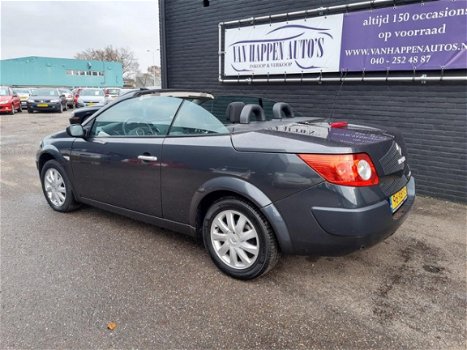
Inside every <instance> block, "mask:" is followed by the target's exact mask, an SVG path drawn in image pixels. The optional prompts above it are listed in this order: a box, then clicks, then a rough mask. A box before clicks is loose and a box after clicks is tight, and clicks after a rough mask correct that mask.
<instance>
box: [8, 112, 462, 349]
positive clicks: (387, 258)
mask: <svg viewBox="0 0 467 350" xmlns="http://www.w3.org/2000/svg"><path fill="white" fill-rule="evenodd" d="M67 118H68V113H65V114H62V115H58V114H34V115H31V114H27V113H22V114H17V115H15V116H7V115H2V116H0V127H1V129H0V131H1V313H0V314H1V333H0V339H1V340H0V348H1V349H8V348H16V349H27V348H36V349H63V348H158V349H163V348H229V349H236V348H263V349H271V348H303V349H305V348H307V349H308V348H337V347H339V348H359V349H362V348H381V349H401V348H418V349H448V348H450V349H465V346H466V331H465V330H466V306H467V295H466V232H465V228H466V207H465V206H463V205H460V204H454V203H449V202H445V201H439V200H434V199H429V198H418V199H417V202H416V205H415V209H414V211H413V212H412V214H411V216H410V218H409V219H408V220H407V221H406V223H405V224H404V225H403V226H402V228H401V229H400V230H399V231H398V232H397V233H396V234H395V235H394V236H393V237H391V238H390V239H388V240H387V241H385V242H383V243H382V244H379V245H378V246H376V247H374V248H372V249H369V250H366V251H363V252H358V253H355V254H352V255H349V256H346V257H342V258H315V257H283V258H282V260H281V262H280V263H279V265H278V266H277V267H276V268H275V269H274V270H273V271H272V272H271V273H270V274H268V275H266V276H265V277H263V278H261V279H258V280H256V281H252V282H240V281H237V280H233V279H231V278H228V277H226V276H224V275H223V274H221V273H220V272H219V271H218V270H217V269H216V268H215V267H214V265H213V264H212V263H211V261H210V259H209V257H208V255H207V254H206V253H205V251H204V250H203V248H202V247H201V246H200V245H199V244H197V243H195V242H194V241H192V240H191V239H189V238H186V237H184V236H181V235H178V234H175V233H172V232H169V231H163V230H160V229H158V228H155V227H152V226H149V225H146V224H142V223H138V222H136V221H133V220H130V219H127V218H123V217H119V216H116V215H113V214H109V213H106V212H103V211H100V210H97V209H93V208H84V209H82V210H80V211H77V212H74V213H71V214H59V213H56V212H54V211H52V210H51V209H49V207H48V205H47V203H46V201H45V200H44V198H43V196H42V193H41V190H40V185H39V180H38V176H37V172H36V169H35V164H34V157H35V151H36V148H37V147H38V145H39V141H40V139H41V137H42V136H44V135H46V134H48V133H50V132H52V131H56V130H59V129H61V128H63V127H64V126H65V125H66V124H67ZM110 321H113V322H115V323H116V324H117V328H116V329H115V330H113V331H109V330H108V329H107V328H106V326H107V323H108V322H110Z"/></svg>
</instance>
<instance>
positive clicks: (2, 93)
mask: <svg viewBox="0 0 467 350" xmlns="http://www.w3.org/2000/svg"><path fill="white" fill-rule="evenodd" d="M8 95H10V93H9V91H8V89H6V88H0V96H8Z"/></svg>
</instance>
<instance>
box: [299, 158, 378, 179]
mask: <svg viewBox="0 0 467 350" xmlns="http://www.w3.org/2000/svg"><path fill="white" fill-rule="evenodd" d="M298 156H299V157H300V158H301V159H302V160H303V161H304V162H305V163H306V164H307V165H308V166H310V167H311V168H312V169H313V170H315V171H316V172H317V173H318V174H319V175H321V176H322V177H323V178H324V179H325V180H326V181H328V182H331V183H333V184H336V185H342V186H354V187H362V186H373V185H377V184H378V183H379V178H378V174H377V173H376V169H375V166H374V165H373V162H372V161H371V158H370V157H369V156H368V154H366V153H356V154H299V155H298Z"/></svg>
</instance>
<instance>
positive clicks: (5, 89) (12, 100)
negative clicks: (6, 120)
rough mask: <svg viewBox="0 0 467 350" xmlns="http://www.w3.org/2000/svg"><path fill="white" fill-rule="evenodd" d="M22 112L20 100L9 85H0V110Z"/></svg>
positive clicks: (12, 112) (13, 112) (11, 112)
mask: <svg viewBox="0 0 467 350" xmlns="http://www.w3.org/2000/svg"><path fill="white" fill-rule="evenodd" d="M16 111H18V112H22V111H23V108H22V106H21V100H20V99H19V97H18V95H17V94H16V93H15V92H14V91H13V89H12V88H11V87H9V86H0V112H3V113H10V114H15V112H16Z"/></svg>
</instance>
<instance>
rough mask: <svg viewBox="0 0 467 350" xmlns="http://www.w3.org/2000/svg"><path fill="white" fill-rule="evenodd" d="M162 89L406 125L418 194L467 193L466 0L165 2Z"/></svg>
mask: <svg viewBox="0 0 467 350" xmlns="http://www.w3.org/2000/svg"><path fill="white" fill-rule="evenodd" d="M159 4H160V35H161V53H162V87H164V88H174V89H189V90H202V91H208V92H211V93H213V94H214V95H237V96H238V95H251V96H260V97H263V98H269V99H272V100H275V101H283V102H287V103H289V104H290V105H291V106H292V107H293V108H294V110H296V111H298V112H301V113H302V114H304V115H307V116H310V117H323V118H330V119H332V120H339V121H340V120H343V121H348V122H350V123H363V124H366V125H370V126H376V127H382V128H398V129H399V130H400V131H401V132H402V134H403V136H404V139H405V143H406V146H407V149H408V154H407V158H408V161H409V164H410V167H411V170H412V174H413V175H414V177H415V178H416V186H417V190H418V193H420V194H424V195H429V196H435V197H439V198H445V199H449V200H454V201H460V202H467V161H466V136H467V78H466V72H467V71H466V68H467V52H466V48H467V46H466V45H467V44H466V42H467V28H466V26H467V21H466V18H467V16H466V15H467V13H466V8H467V6H466V0H456V1H446V0H439V1H424V2H420V1H397V0H390V1H388V0H374V1H363V2H358V3H356V2H354V1H345V0H320V1H310V0H293V1H292V0H290V1H284V0H268V1H250V0H237V1H222V0H209V1H208V0H204V1H202V0H199V1H184V0H160V1H159Z"/></svg>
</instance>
